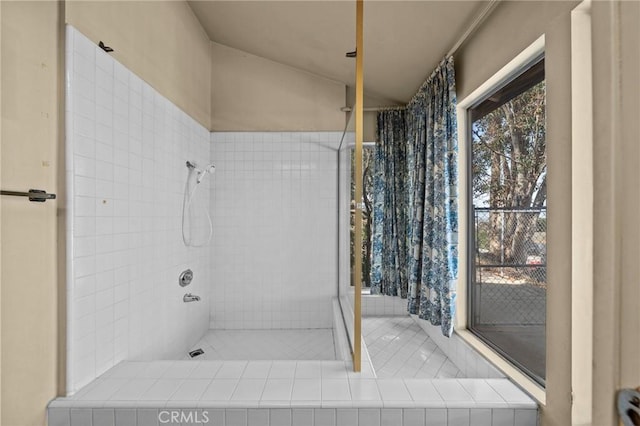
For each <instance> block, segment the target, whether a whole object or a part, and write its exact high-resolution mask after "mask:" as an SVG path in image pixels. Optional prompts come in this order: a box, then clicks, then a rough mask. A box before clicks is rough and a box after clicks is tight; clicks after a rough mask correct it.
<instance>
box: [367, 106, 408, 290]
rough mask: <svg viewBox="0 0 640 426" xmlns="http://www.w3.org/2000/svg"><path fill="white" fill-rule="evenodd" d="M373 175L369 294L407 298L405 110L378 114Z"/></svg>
mask: <svg viewBox="0 0 640 426" xmlns="http://www.w3.org/2000/svg"><path fill="white" fill-rule="evenodd" d="M377 134H378V137H377V140H378V143H377V144H376V149H375V162H374V170H375V173H374V176H373V197H374V198H373V232H372V234H373V242H372V262H371V265H372V269H371V293H373V294H378V293H381V294H386V295H388V296H401V297H403V298H405V297H407V269H406V268H404V267H403V265H406V263H407V235H408V224H409V222H408V218H407V214H408V207H409V206H408V204H407V201H408V198H407V194H408V190H409V185H408V179H407V172H408V170H407V167H406V160H407V144H406V141H407V135H406V132H405V111H404V110H389V111H381V112H380V113H379V114H378V129H377Z"/></svg>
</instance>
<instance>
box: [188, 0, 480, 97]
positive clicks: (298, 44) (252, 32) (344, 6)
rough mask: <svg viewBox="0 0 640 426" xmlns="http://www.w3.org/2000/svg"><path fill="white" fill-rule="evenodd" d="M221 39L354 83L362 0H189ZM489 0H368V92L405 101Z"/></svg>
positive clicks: (213, 37) (216, 39)
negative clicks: (359, 1) (358, 1)
mask: <svg viewBox="0 0 640 426" xmlns="http://www.w3.org/2000/svg"><path fill="white" fill-rule="evenodd" d="M189 4H190V6H191V8H192V9H193V11H194V13H195V15H196V16H197V17H198V19H199V20H200V22H201V24H202V26H203V27H204V29H205V31H206V32H207V34H208V35H209V38H210V39H211V40H212V41H214V42H217V43H220V44H224V45H226V46H229V47H233V48H235V49H239V50H243V51H245V52H248V53H251V54H254V55H258V56H261V57H264V58H267V59H270V60H273V61H276V62H279V63H282V64H285V65H289V66H292V67H295V68H298V69H301V70H305V71H308V72H310V73H313V74H317V75H320V76H323V77H326V78H329V79H332V80H337V81H340V82H342V83H344V84H346V85H349V86H351V85H353V83H354V75H355V72H354V69H355V61H354V59H349V58H346V57H345V53H346V52H348V51H352V50H354V49H355V1H353V0H350V1H304V0H299V1H269V0H262V1H201V0H200V1H196V0H192V1H189ZM484 4H485V3H484V2H483V1H478V0H475V1H451V0H449V1H429V0H423V1H402V0H394V1H372V0H369V1H366V2H365V9H364V27H365V28H364V52H363V54H364V80H365V91H366V93H367V94H368V95H369V96H373V97H377V98H380V101H381V102H382V103H385V104H390V103H394V102H395V103H406V102H407V101H408V100H409V99H410V98H411V97H412V96H413V94H414V93H415V92H416V90H417V89H418V87H419V86H420V84H422V82H423V81H424V80H425V78H426V77H427V76H428V75H429V73H430V72H431V71H432V70H433V69H434V68H435V67H436V66H437V64H438V63H439V61H440V60H441V59H442V58H443V57H444V55H445V54H446V53H447V52H448V51H449V49H450V48H451V47H452V46H453V45H454V43H455V42H456V41H457V40H458V39H459V38H460V36H461V35H462V34H463V32H464V31H465V30H466V29H467V27H468V26H469V25H470V23H471V21H473V19H474V17H476V16H477V15H478V14H479V13H480V11H481V9H482V8H483V7H484Z"/></svg>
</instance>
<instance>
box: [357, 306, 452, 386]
mask: <svg viewBox="0 0 640 426" xmlns="http://www.w3.org/2000/svg"><path fill="white" fill-rule="evenodd" d="M362 334H363V337H364V340H365V343H366V345H367V349H368V350H369V355H370V357H371V362H372V363H373V368H374V370H375V372H376V375H377V376H378V377H380V378H390V377H399V378H403V379H405V378H406V379H410V378H417V379H436V378H437V379H445V378H455V377H464V375H463V373H462V372H461V371H460V370H459V369H458V367H456V366H455V364H454V363H453V362H451V360H450V359H449V358H447V356H446V355H445V354H444V352H442V350H441V349H440V348H439V347H438V346H437V345H436V344H435V342H434V341H433V340H431V339H430V338H429V336H428V335H427V333H425V332H424V330H422V329H421V328H420V326H419V325H418V324H416V323H415V321H414V320H413V319H411V317H408V316H407V317H369V318H362Z"/></svg>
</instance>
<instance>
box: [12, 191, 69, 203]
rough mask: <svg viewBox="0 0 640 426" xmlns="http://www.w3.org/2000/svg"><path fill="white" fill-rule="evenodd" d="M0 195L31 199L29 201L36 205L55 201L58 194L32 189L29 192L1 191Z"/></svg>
mask: <svg viewBox="0 0 640 426" xmlns="http://www.w3.org/2000/svg"><path fill="white" fill-rule="evenodd" d="M0 195H11V196H14V197H29V201H33V202H36V203H44V202H45V201H47V200H55V199H56V194H47V191H43V190H41V189H30V190H29V191H28V192H19V191H4V190H2V191H0Z"/></svg>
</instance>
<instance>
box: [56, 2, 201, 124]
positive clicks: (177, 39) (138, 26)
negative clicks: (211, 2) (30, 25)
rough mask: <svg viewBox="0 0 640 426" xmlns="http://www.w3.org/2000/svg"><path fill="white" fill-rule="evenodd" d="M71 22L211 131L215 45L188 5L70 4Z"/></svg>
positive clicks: (67, 10)
mask: <svg viewBox="0 0 640 426" xmlns="http://www.w3.org/2000/svg"><path fill="white" fill-rule="evenodd" d="M66 22H67V23H69V24H71V25H73V26H74V27H76V28H77V29H78V30H79V31H80V32H81V33H83V34H84V35H86V36H87V37H88V38H89V39H91V40H92V41H94V42H96V43H98V41H100V40H102V41H103V42H104V43H105V44H106V45H107V46H110V47H112V48H113V49H114V50H115V51H114V52H113V53H112V55H113V56H114V57H115V58H116V59H117V60H118V61H120V62H121V63H122V64H123V65H124V66H126V67H127V68H129V69H130V70H131V71H133V72H134V73H135V74H137V75H138V76H140V77H141V78H142V79H143V80H145V81H146V82H147V83H149V84H150V85H151V86H153V88H155V89H156V90H157V91H158V92H160V93H161V94H162V95H163V96H166V97H167V98H168V99H169V100H171V101H172V102H173V103H174V104H176V105H177V106H178V107H180V108H181V109H182V110H184V111H185V112H186V113H187V114H189V115H190V116H192V117H193V118H194V119H196V120H197V121H198V122H199V123H200V124H202V125H203V126H204V127H206V128H210V127H211V126H210V120H211V97H210V91H211V77H210V75H211V51H210V47H209V45H210V41H209V38H208V37H207V35H206V33H205V32H204V30H203V29H202V26H201V25H200V22H198V19H197V18H196V17H195V15H194V14H193V12H192V11H191V8H190V7H189V5H188V4H187V3H186V1H76V0H71V1H67V5H66Z"/></svg>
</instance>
